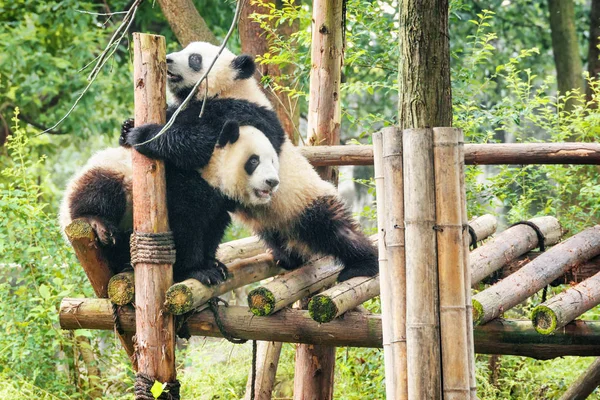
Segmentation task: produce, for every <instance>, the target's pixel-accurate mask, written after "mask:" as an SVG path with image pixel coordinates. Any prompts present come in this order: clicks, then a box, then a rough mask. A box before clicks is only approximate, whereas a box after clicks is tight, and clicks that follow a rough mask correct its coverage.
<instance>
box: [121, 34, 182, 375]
mask: <svg viewBox="0 0 600 400" xmlns="http://www.w3.org/2000/svg"><path fill="white" fill-rule="evenodd" d="M165 60H166V46H165V39H164V37H162V36H157V35H146V34H140V33H134V34H133V75H134V78H133V79H134V99H135V123H136V125H141V124H145V123H156V124H164V123H165V105H166V94H165V85H166V76H167V74H166V61H165ZM131 155H132V165H133V179H132V181H133V228H134V231H135V232H140V233H160V232H168V231H169V223H168V215H167V204H166V185H165V167H164V163H163V162H162V161H159V160H151V159H149V158H146V157H144V156H142V155H141V154H140V153H138V152H137V151H133V152H132V154H131ZM134 268H135V274H136V279H135V303H136V325H137V326H136V338H137V346H136V354H137V360H138V368H139V373H142V374H145V375H147V376H150V377H151V378H152V379H156V380H158V381H159V382H174V381H175V377H176V370H175V325H174V321H173V315H172V314H169V313H167V312H166V309H165V308H164V305H163V304H164V301H165V293H166V291H167V289H168V288H169V287H170V286H171V285H172V284H173V267H172V265H171V264H150V263H141V262H140V263H137V264H136V265H135V266H134Z"/></svg>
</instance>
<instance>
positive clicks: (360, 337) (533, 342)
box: [59, 298, 600, 360]
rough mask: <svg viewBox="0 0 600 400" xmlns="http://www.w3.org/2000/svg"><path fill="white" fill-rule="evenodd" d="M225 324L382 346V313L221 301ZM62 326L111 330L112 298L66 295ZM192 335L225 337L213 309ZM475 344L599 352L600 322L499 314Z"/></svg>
mask: <svg viewBox="0 0 600 400" xmlns="http://www.w3.org/2000/svg"><path fill="white" fill-rule="evenodd" d="M218 312H219V316H220V318H221V321H222V322H223V326H224V328H225V329H226V330H227V331H228V332H229V333H231V334H232V335H233V336H235V337H239V338H242V339H248V340H253V339H256V340H265V341H277V342H288V343H307V344H322V345H331V346H350V347H378V348H381V347H382V332H381V316H380V315H377V314H365V313H361V312H354V311H350V312H348V313H346V315H345V316H344V318H339V319H336V320H333V321H331V322H330V323H328V324H319V323H318V322H316V321H314V320H313V319H312V318H310V316H309V315H308V311H306V310H295V309H290V308H286V309H284V310H281V311H280V312H278V313H277V314H274V315H270V316H265V317H258V316H255V315H253V314H252V313H251V312H250V311H249V310H248V308H247V307H240V306H229V307H224V306H221V307H219V309H218ZM119 318H120V320H121V323H122V325H123V329H125V331H126V332H133V331H135V311H134V310H133V308H132V307H122V308H120V309H119ZM59 321H60V327H61V328H62V329H102V330H112V329H113V320H112V304H111V303H110V301H109V300H108V299H72V298H65V299H63V300H62V302H61V305H60V312H59ZM187 325H188V328H189V330H190V333H191V334H192V335H199V336H211V337H222V336H221V333H220V331H219V328H218V327H217V325H216V323H215V320H214V315H213V314H212V312H211V311H210V310H204V311H201V312H199V313H196V314H194V315H192V316H191V317H190V318H189V319H188V320H187ZM474 332H475V350H476V351H477V353H481V354H507V355H517V356H525V357H533V358H536V359H540V360H548V359H552V358H556V357H563V356H600V322H598V321H580V320H578V321H574V322H572V323H570V324H568V325H566V326H565V327H564V328H562V329H559V330H557V331H556V332H555V333H554V334H553V335H540V334H539V333H537V332H536V331H535V329H534V328H533V326H531V321H529V320H527V321H518V320H503V319H497V320H494V321H491V322H490V323H488V324H486V325H483V326H477V327H475V330H474Z"/></svg>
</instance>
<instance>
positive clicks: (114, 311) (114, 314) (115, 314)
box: [112, 303, 125, 335]
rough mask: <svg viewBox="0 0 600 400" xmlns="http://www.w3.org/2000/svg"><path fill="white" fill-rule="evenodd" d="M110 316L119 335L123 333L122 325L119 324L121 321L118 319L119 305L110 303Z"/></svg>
mask: <svg viewBox="0 0 600 400" xmlns="http://www.w3.org/2000/svg"><path fill="white" fill-rule="evenodd" d="M112 317H113V323H114V325H115V330H116V331H117V333H118V334H119V335H123V334H124V333H125V330H123V326H122V325H121V321H120V320H119V306H118V305H116V304H115V303H113V305H112Z"/></svg>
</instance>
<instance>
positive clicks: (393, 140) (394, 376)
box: [373, 128, 408, 400]
mask: <svg viewBox="0 0 600 400" xmlns="http://www.w3.org/2000/svg"><path fill="white" fill-rule="evenodd" d="M380 142H382V143H380ZM379 146H381V149H379V148H378V147H379ZM373 152H374V155H377V156H378V158H379V160H377V158H376V159H375V160H376V163H375V175H376V177H379V176H380V175H381V174H383V185H380V184H379V183H377V184H378V186H377V221H378V225H379V227H380V228H379V246H380V247H379V249H380V258H381V256H382V254H381V252H382V251H383V252H384V254H383V257H384V259H385V262H384V263H382V264H381V263H380V272H379V274H380V276H381V279H380V282H381V314H382V324H383V332H384V337H383V351H384V361H385V378H386V379H385V382H386V395H387V398H388V399H399V400H401V399H408V388H407V365H406V295H405V294H406V268H405V255H404V200H403V199H404V192H403V190H404V182H403V177H402V133H401V132H400V131H399V130H398V129H396V128H386V129H384V130H383V131H382V138H381V139H378V138H376V137H375V136H373ZM376 182H377V181H376ZM380 186H383V187H382V188H380ZM380 190H382V193H381V196H380ZM380 202H381V203H380Z"/></svg>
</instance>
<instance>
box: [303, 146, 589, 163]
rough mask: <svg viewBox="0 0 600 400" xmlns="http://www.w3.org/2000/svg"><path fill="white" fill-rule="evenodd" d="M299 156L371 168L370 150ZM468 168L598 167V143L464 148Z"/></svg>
mask: <svg viewBox="0 0 600 400" xmlns="http://www.w3.org/2000/svg"><path fill="white" fill-rule="evenodd" d="M300 150H301V152H302V154H303V155H304V157H306V158H307V159H308V160H309V161H310V162H311V164H313V165H314V166H333V165H373V147H372V146H369V145H363V146H314V147H309V146H305V147H302V148H301V149H300ZM465 163H466V164H468V165H504V164H512V165H525V164H588V165H598V164H600V144H598V143H490V144H465Z"/></svg>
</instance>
